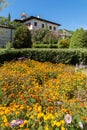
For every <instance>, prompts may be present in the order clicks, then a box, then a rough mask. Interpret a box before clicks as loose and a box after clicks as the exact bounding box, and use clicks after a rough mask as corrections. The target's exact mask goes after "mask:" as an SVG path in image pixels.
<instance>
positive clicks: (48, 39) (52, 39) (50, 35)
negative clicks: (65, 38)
mask: <svg viewBox="0 0 87 130" xmlns="http://www.w3.org/2000/svg"><path fill="white" fill-rule="evenodd" d="M43 42H44V43H46V44H51V45H52V44H56V43H57V42H58V33H55V32H53V31H48V32H47V33H46V35H45V36H44V38H43Z"/></svg>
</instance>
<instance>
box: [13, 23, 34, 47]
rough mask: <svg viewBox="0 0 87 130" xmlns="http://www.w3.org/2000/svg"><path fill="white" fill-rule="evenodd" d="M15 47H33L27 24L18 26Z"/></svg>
mask: <svg viewBox="0 0 87 130" xmlns="http://www.w3.org/2000/svg"><path fill="white" fill-rule="evenodd" d="M13 47H14V48H31V47H32V42H31V34H30V31H29V30H28V28H27V27H26V26H23V25H22V26H20V27H18V28H17V30H16V32H15V35H14V42H13Z"/></svg>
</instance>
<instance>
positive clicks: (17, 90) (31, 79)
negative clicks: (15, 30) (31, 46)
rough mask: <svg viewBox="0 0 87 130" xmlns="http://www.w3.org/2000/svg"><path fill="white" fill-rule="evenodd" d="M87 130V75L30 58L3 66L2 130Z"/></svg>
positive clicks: (0, 74) (0, 89)
mask: <svg viewBox="0 0 87 130" xmlns="http://www.w3.org/2000/svg"><path fill="white" fill-rule="evenodd" d="M82 129H83V130H87V76H85V74H84V73H82V72H80V71H75V68H74V67H72V66H69V65H64V64H52V63H50V62H44V63H41V62H38V61H34V60H30V59H26V60H23V61H21V60H18V61H11V62H6V63H4V64H3V65H1V67H0V130H82Z"/></svg>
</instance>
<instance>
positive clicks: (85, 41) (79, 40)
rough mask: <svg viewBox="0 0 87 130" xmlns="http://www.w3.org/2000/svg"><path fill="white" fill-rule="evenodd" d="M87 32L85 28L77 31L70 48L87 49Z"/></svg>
mask: <svg viewBox="0 0 87 130" xmlns="http://www.w3.org/2000/svg"><path fill="white" fill-rule="evenodd" d="M86 34H87V31H85V30H84V29H83V28H81V29H77V30H76V31H75V32H74V34H73V36H72V38H71V42H70V48H83V47H87V35H86Z"/></svg>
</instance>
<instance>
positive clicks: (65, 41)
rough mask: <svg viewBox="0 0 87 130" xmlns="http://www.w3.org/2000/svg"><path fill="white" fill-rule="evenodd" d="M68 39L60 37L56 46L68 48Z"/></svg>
mask: <svg viewBox="0 0 87 130" xmlns="http://www.w3.org/2000/svg"><path fill="white" fill-rule="evenodd" d="M69 44H70V39H67V38H65V39H61V40H59V41H58V48H69Z"/></svg>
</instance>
